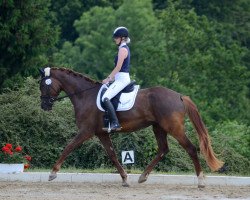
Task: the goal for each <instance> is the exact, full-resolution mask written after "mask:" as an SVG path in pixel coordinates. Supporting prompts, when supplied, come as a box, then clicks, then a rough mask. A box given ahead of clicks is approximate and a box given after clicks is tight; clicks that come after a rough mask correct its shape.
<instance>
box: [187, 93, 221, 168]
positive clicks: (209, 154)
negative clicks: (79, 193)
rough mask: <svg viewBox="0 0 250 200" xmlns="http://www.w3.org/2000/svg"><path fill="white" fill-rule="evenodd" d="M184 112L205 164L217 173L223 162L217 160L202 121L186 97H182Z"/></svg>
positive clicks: (195, 108) (192, 103)
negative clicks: (192, 129) (195, 133)
mask: <svg viewBox="0 0 250 200" xmlns="http://www.w3.org/2000/svg"><path fill="white" fill-rule="evenodd" d="M182 99H183V102H184V105H185V108H186V112H187V114H188V116H189V118H190V120H191V122H192V124H193V126H194V127H195V129H196V131H197V133H198V136H199V141H200V149H201V152H202V154H203V155H204V157H205V159H206V162H207V164H208V166H209V167H210V169H211V170H212V171H217V170H219V169H220V168H221V167H222V166H223V164H224V163H223V162H222V161H220V160H218V159H217V158H216V156H215V154H214V151H213V149H212V146H211V142H210V138H209V135H208V131H207V129H206V127H205V125H204V123H203V121H202V118H201V116H200V114H199V112H198V109H197V107H196V105H195V104H194V102H193V101H192V100H191V99H190V98H189V97H188V96H182Z"/></svg>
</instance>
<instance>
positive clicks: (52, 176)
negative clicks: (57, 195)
mask: <svg viewBox="0 0 250 200" xmlns="http://www.w3.org/2000/svg"><path fill="white" fill-rule="evenodd" d="M56 177H57V175H56V173H51V174H50V175H49V181H52V180H54V179H55V178H56Z"/></svg>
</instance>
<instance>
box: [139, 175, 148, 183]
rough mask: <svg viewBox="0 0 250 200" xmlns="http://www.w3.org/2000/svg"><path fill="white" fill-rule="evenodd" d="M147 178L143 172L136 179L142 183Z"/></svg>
mask: <svg viewBox="0 0 250 200" xmlns="http://www.w3.org/2000/svg"><path fill="white" fill-rule="evenodd" d="M146 180H147V176H145V175H144V174H142V175H141V176H140V178H139V180H138V183H143V182H145V181H146Z"/></svg>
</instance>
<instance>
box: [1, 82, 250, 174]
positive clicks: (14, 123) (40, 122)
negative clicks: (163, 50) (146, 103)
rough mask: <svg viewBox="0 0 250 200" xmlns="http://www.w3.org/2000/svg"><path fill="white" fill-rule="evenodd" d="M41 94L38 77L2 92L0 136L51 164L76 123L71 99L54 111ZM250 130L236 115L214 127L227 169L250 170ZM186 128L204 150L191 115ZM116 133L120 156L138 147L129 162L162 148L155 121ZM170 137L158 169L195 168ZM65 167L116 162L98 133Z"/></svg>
mask: <svg viewBox="0 0 250 200" xmlns="http://www.w3.org/2000/svg"><path fill="white" fill-rule="evenodd" d="M39 97H40V91H39V85H38V83H37V80H35V79H33V78H28V79H27V80H26V82H25V86H24V87H23V88H20V89H19V90H18V91H8V92H6V93H4V94H2V95H0V113H1V115H0V141H1V145H4V144H6V143H14V144H22V146H23V149H24V151H25V152H26V153H27V154H29V155H30V156H32V163H31V164H32V166H33V167H43V168H51V167H52V165H53V164H54V163H55V162H56V160H57V159H58V158H59V155H60V154H61V152H62V150H63V149H64V147H65V146H66V145H67V144H68V143H69V141H70V140H71V138H73V136H74V135H75V134H76V132H77V128H76V125H75V120H74V113H73V107H72V104H71V102H70V101H69V99H65V100H63V101H61V102H58V103H55V105H54V107H53V110H52V111H51V112H44V111H43V110H41V108H40V98H39ZM210 129H211V128H210ZM249 130H250V129H249V127H248V126H247V125H244V124H240V123H238V122H236V121H233V122H230V121H229V122H224V123H222V124H218V125H217V126H216V127H215V128H214V129H212V130H210V135H211V139H212V146H213V148H214V150H215V152H216V153H219V156H218V157H219V158H220V159H222V160H223V161H225V162H226V164H227V168H228V171H227V173H230V174H233V173H240V174H249V172H248V169H249V155H250V152H249V141H250V140H249V135H250V134H249ZM186 134H187V136H188V137H189V139H190V140H191V141H192V143H193V144H194V145H195V146H196V147H197V149H198V152H199V148H198V147H199V143H198V137H197V134H196V133H195V131H194V129H193V127H192V125H191V123H190V121H189V120H186ZM111 138H112V142H113V144H114V148H115V150H116V153H117V156H118V159H119V160H120V162H121V151H122V150H134V151H135V164H133V165H130V166H128V167H134V168H137V169H141V170H143V169H145V167H146V166H147V165H148V164H149V163H150V162H151V160H152V159H153V158H154V157H155V155H156V153H157V150H158V147H157V144H156V140H155V137H154V134H153V131H152V129H151V128H150V127H149V128H146V129H143V130H140V131H136V132H133V133H131V134H112V135H111ZM168 142H169V149H170V152H169V153H168V154H167V155H166V156H165V157H164V159H163V160H162V161H161V162H160V163H159V164H158V165H157V166H156V167H155V170H156V171H163V172H164V171H165V172H190V171H192V172H193V171H194V166H193V163H192V160H191V158H190V157H189V156H188V154H187V153H186V152H185V150H184V149H183V148H182V147H181V146H180V145H179V144H178V142H177V141H176V140H175V139H173V138H172V137H171V136H168ZM200 158H201V159H200V160H201V165H202V167H203V169H204V170H205V171H209V172H210V170H209V169H208V167H207V165H206V163H205V160H204V158H203V157H202V156H200ZM63 167H77V168H88V169H94V168H100V167H105V168H106V167H113V165H112V162H111V161H110V160H109V158H108V156H107V155H106V152H105V151H104V148H103V147H102V145H101V144H100V142H99V140H98V139H97V138H93V139H91V140H89V141H87V142H85V143H84V144H83V145H82V146H81V147H80V148H78V149H76V150H75V151H73V153H72V154H71V155H70V156H69V157H68V158H67V159H66V161H65V162H64V164H63Z"/></svg>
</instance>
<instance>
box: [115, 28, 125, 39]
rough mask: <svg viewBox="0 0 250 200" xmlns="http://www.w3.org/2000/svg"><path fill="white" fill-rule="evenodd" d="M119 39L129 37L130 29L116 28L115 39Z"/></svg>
mask: <svg viewBox="0 0 250 200" xmlns="http://www.w3.org/2000/svg"><path fill="white" fill-rule="evenodd" d="M118 37H128V29H127V28H126V27H123V26H120V27H118V28H116V29H115V30H114V33H113V38H118Z"/></svg>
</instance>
